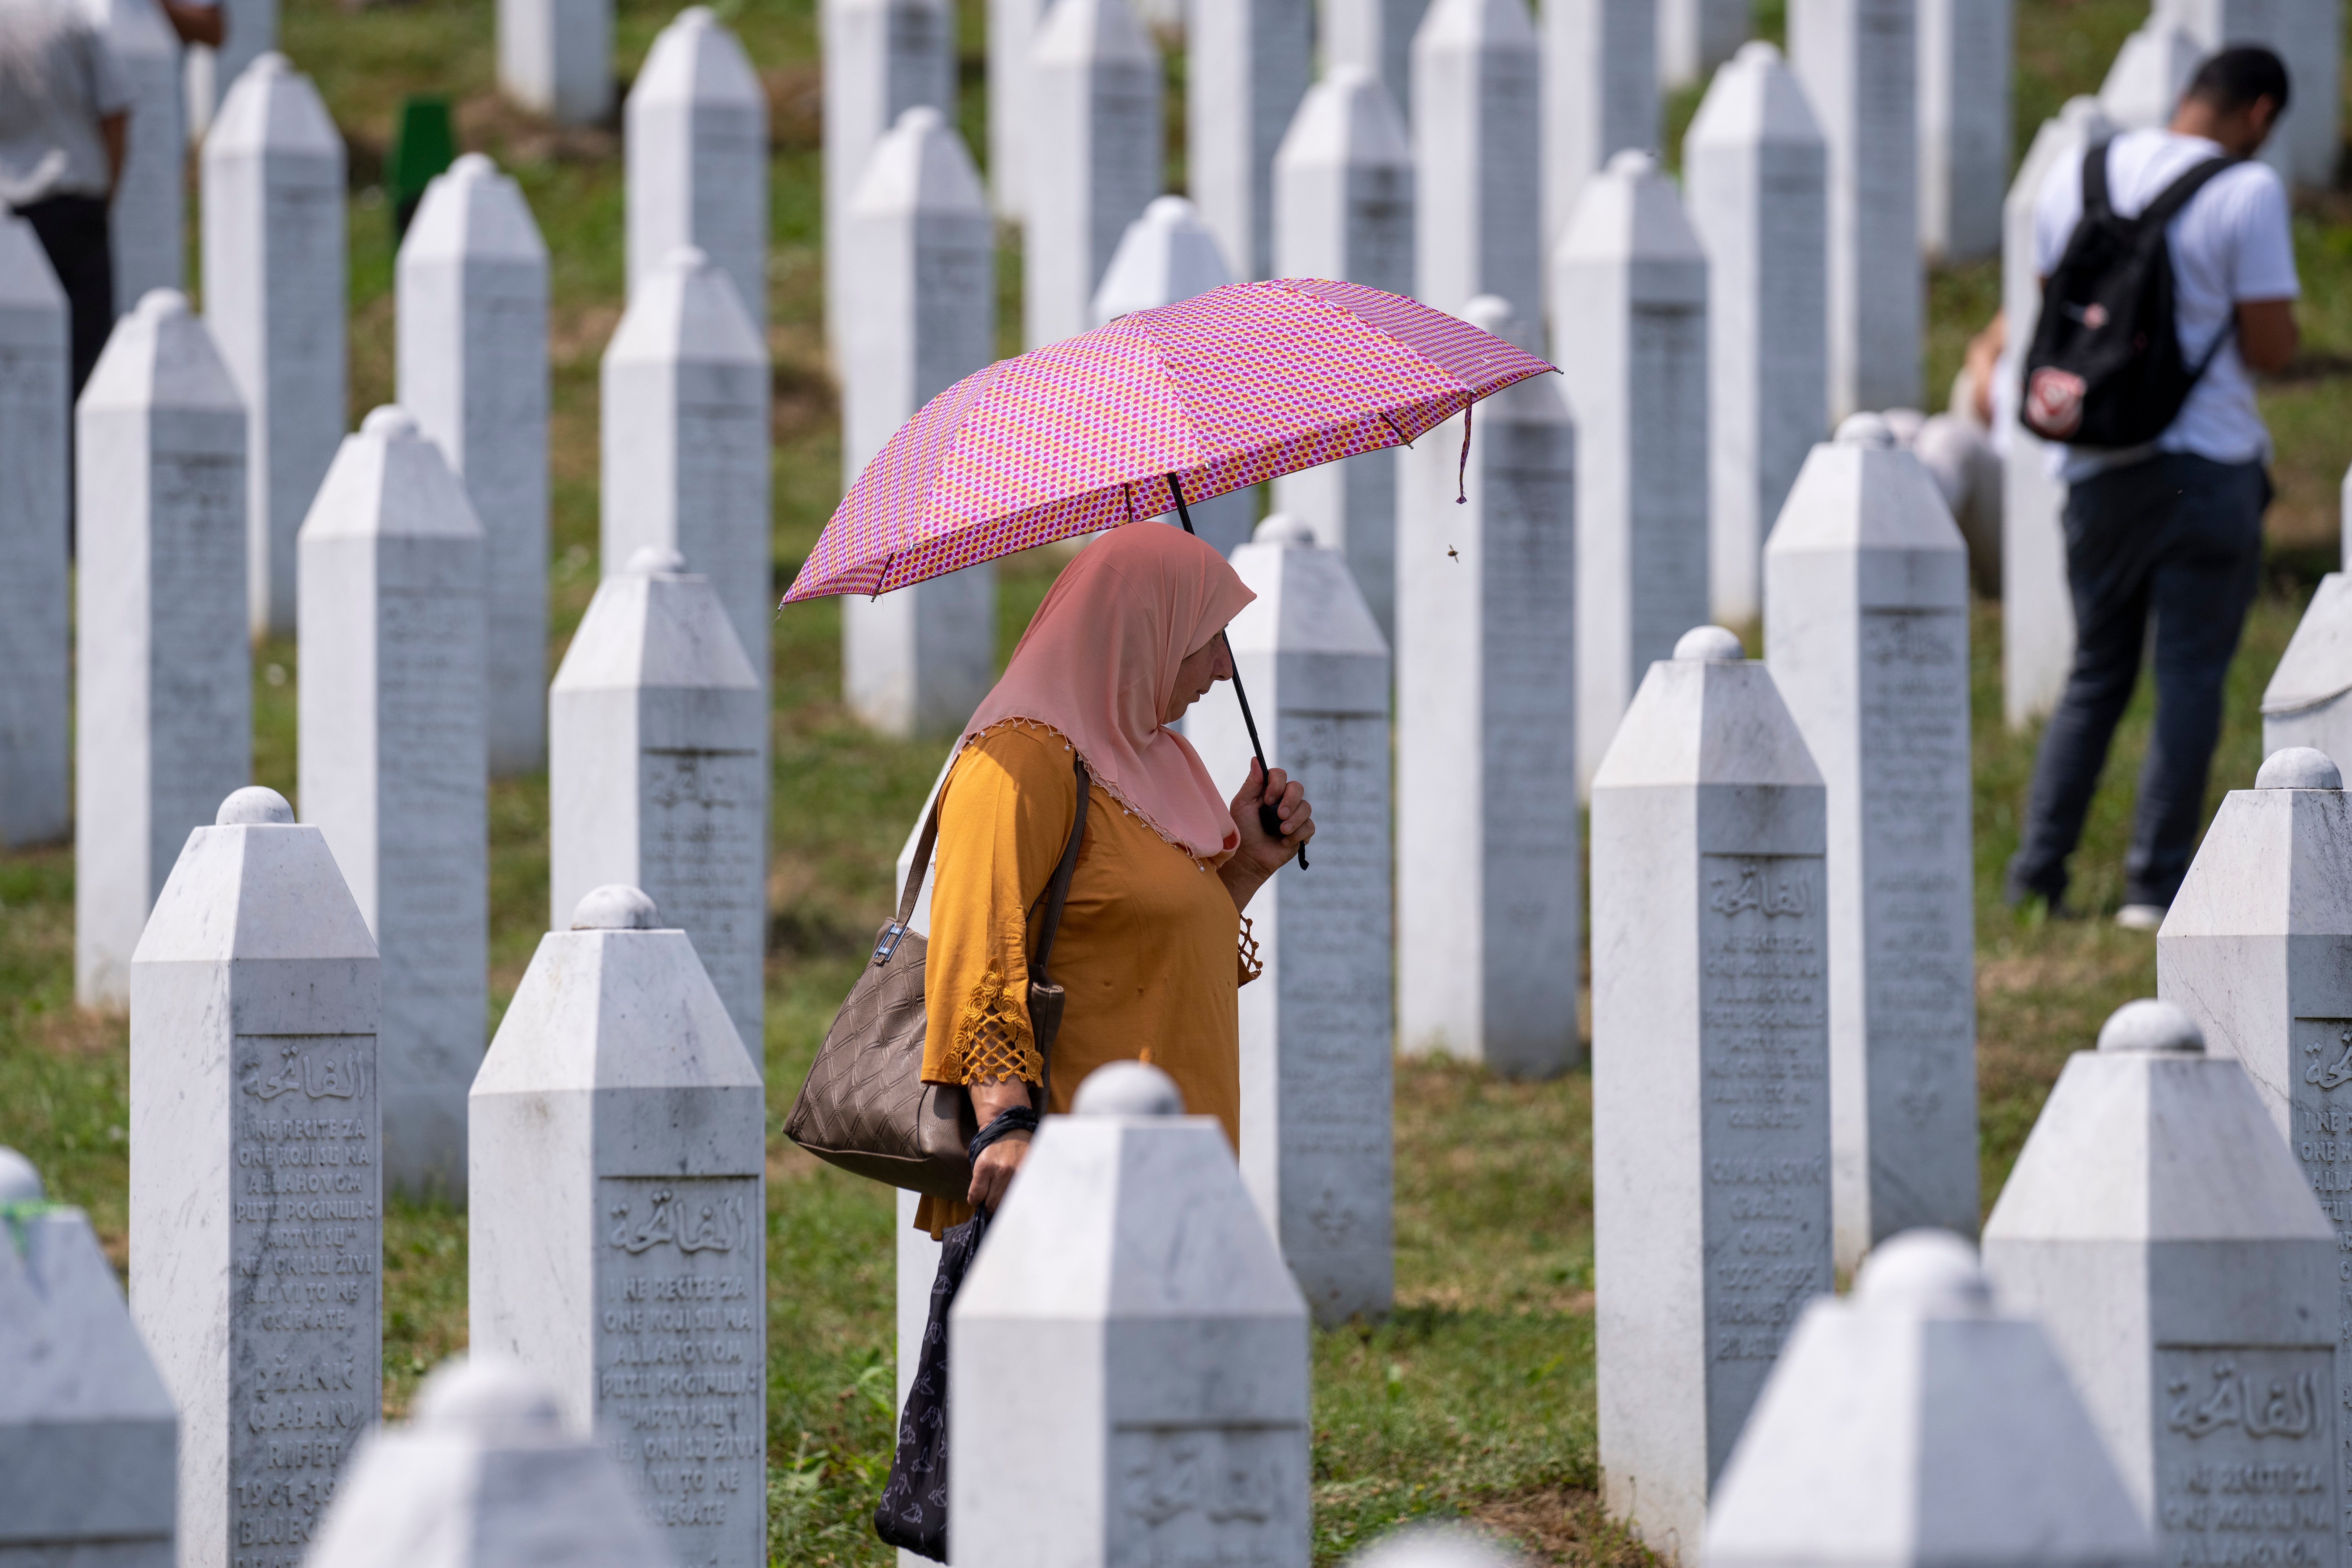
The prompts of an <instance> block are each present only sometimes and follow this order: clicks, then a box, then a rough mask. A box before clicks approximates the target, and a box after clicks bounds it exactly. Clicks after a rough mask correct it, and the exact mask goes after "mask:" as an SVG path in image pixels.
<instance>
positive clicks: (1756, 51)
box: [1731, 38, 1780, 66]
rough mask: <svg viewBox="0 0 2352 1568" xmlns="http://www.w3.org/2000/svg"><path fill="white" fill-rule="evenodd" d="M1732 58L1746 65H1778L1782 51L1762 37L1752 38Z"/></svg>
mask: <svg viewBox="0 0 2352 1568" xmlns="http://www.w3.org/2000/svg"><path fill="white" fill-rule="evenodd" d="M1731 58H1733V59H1735V60H1737V61H1738V62H1739V63H1740V64H1741V65H1744V66H1759V65H1767V64H1769V65H1776V66H1777V65H1779V64H1780V50H1779V49H1777V48H1775V47H1773V46H1772V45H1770V44H1769V43H1767V42H1766V41H1765V40H1764V39H1762V38H1750V39H1748V41H1747V42H1746V43H1744V44H1742V45H1740V46H1739V52H1738V53H1737V54H1735V55H1733V56H1732V57H1731Z"/></svg>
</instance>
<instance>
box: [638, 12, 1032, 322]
mask: <svg viewBox="0 0 2352 1568" xmlns="http://www.w3.org/2000/svg"><path fill="white" fill-rule="evenodd" d="M1017 3H1020V4H1030V3H1033V0H1017ZM817 24H818V27H819V29H820V31H821V35H822V37H821V46H820V48H819V53H820V55H821V56H822V57H823V67H824V153H823V156H824V164H823V168H822V171H821V172H822V175H823V180H824V188H823V195H824V230H825V250H824V276H825V340H826V342H828V343H830V344H831V345H832V346H833V348H834V350H835V353H839V352H840V351H841V348H842V346H843V344H844V342H845V334H846V333H847V332H848V331H850V330H851V327H852V321H851V314H852V303H853V302H852V300H851V290H852V289H854V288H855V287H856V281H857V279H856V273H857V270H858V268H859V267H860V266H861V265H862V260H861V255H860V250H859V248H858V247H857V246H856V244H854V243H853V242H852V240H851V237H850V236H849V233H848V223H847V215H848V212H849V209H850V205H851V204H852V203H853V202H855V201H856V197H857V193H858V187H859V186H860V185H861V184H863V183H864V182H865V178H866V166H867V164H868V163H869V162H870V161H871V160H872V158H873V156H874V151H875V148H876V147H877V145H878V144H879V143H880V142H881V141H882V139H883V138H884V137H885V136H887V134H888V133H889V132H890V129H891V127H893V126H895V125H897V124H898V122H899V121H900V119H901V118H902V117H903V116H904V115H905V114H906V112H907V111H908V110H910V109H919V108H920V109H935V110H939V111H940V117H941V119H942V120H943V121H946V122H948V123H950V124H952V123H953V122H954V121H955V106H956V82H955V72H956V36H955V35H956V24H955V10H954V7H952V6H950V5H946V4H945V3H944V0H819V4H818V9H817ZM991 26H992V37H993V23H992V24H991ZM989 87H990V89H991V90H990V92H989V95H988V96H989V112H990V114H991V115H992V116H993V115H994V114H995V113H996V112H997V95H998V93H999V92H1003V91H1017V90H1018V89H1017V86H1016V85H1015V84H1011V83H1006V82H1004V81H1003V78H1002V76H1001V75H1000V73H999V72H998V70H997V68H996V61H995V58H994V49H993V45H992V47H991V58H990V64H989ZM990 153H991V157H992V166H998V165H993V158H994V155H995V153H996V148H995V144H994V143H993V142H991V144H990ZM761 167H762V168H763V169H764V167H765V165H764V163H763V164H762V165H761ZM673 243H685V242H684V241H674V242H673ZM694 243H696V244H700V243H701V242H700V241H695V242H694ZM706 248H707V247H706ZM660 259H661V258H660V256H659V255H658V254H656V255H651V256H648V257H647V258H646V261H647V263H648V265H650V264H652V263H656V262H658V261H659V260H660ZM634 275H635V274H634V271H633V272H632V276H634ZM752 317H753V319H754V320H755V321H765V320H766V319H767V317H766V311H765V310H764V308H762V309H760V310H754V311H753V312H752Z"/></svg>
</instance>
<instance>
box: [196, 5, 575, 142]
mask: <svg viewBox="0 0 2352 1568" xmlns="http://www.w3.org/2000/svg"><path fill="white" fill-rule="evenodd" d="M498 16H499V88H500V89H502V90H503V91H504V92H505V93H506V94H507V96H508V97H509V98H511V99H513V100H515V101H516V102H517V103H520V104H521V105H522V106H523V107H524V108H525V109H529V110H534V111H536V112H538V113H541V114H544V115H546V116H548V117H549V118H550V119H551V120H553V121H556V123H558V124H560V125H594V124H596V123H598V122H600V121H604V119H606V118H607V117H608V116H610V115H611V113H612V112H613V74H614V73H613V0H499V5H498ZM232 26H234V24H232Z"/></svg>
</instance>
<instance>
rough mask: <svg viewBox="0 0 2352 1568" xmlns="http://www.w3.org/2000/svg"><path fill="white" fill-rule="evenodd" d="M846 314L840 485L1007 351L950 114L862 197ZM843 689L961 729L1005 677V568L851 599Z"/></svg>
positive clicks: (887, 166) (888, 139)
mask: <svg viewBox="0 0 2352 1568" xmlns="http://www.w3.org/2000/svg"><path fill="white" fill-rule="evenodd" d="M845 244H846V245H847V246H848V247H849V254H851V255H853V256H855V257H856V265H855V266H854V267H852V268H849V270H848V274H847V280H846V283H845V289H846V291H847V297H846V299H845V301H844V303H845V306H846V307H847V309H846V311H845V314H844V316H843V318H842V322H841V329H842V337H841V344H842V353H841V357H840V359H839V362H838V363H839V364H840V366H841V384H842V385H841V390H842V442H841V482H842V485H843V487H844V489H846V488H847V487H849V486H851V485H853V484H855V483H856V481H857V476H858V475H859V474H860V473H862V472H863V471H864V470H865V468H866V464H867V463H869V462H870V461H872V460H873V458H874V457H875V455H876V454H877V453H878V452H880V451H881V450H882V448H883V447H884V446H885V445H886V444H887V442H888V441H889V439H890V437H892V436H894V435H896V434H897V433H898V427H899V426H901V425H904V424H905V423H906V422H907V421H908V419H910V418H912V417H913V416H914V415H915V414H916V412H917V411H918V410H919V409H920V408H921V407H922V406H923V405H924V404H926V403H928V402H929V401H930V400H931V399H932V398H933V397H934V396H936V395H939V394H940V393H941V392H944V391H946V390H947V389H948V388H949V387H950V386H952V385H954V384H956V383H957V382H959V381H961V380H962V379H963V378H964V377H965V376H967V375H970V374H972V373H973V372H975V371H978V370H980V369H982V368H983V367H984V366H986V365H987V364H988V363H989V362H990V361H991V360H992V359H994V358H995V355H996V228H995V224H994V222H993V221H992V219H991V218H990V216H989V212H988V203H987V198H986V197H985V196H984V195H982V191H981V188H980V175H979V174H978V172H977V171H975V170H974V169H973V168H972V166H971V155H970V154H969V153H966V152H965V151H964V146H963V139H962V138H961V136H959V135H957V134H956V132H954V130H953V129H951V128H950V126H949V125H948V123H947V121H945V119H944V118H942V116H941V115H940V111H939V110H936V109H932V108H929V107H928V106H919V107H917V108H914V109H909V110H907V111H906V112H905V113H903V114H901V115H900V116H899V117H898V124H897V125H896V126H894V127H892V128H891V131H890V133H889V134H888V135H887V136H885V137H883V138H882V140H881V141H880V142H878V143H877V144H876V146H875V149H874V155H873V157H872V158H871V159H870V160H869V161H868V162H867V163H866V174H865V178H864V180H863V182H862V183H861V184H859V185H858V187H857V195H856V200H854V201H853V202H851V204H850V206H849V214H848V218H847V227H846V235H845ZM840 603H841V656H842V657H841V665H842V687H843V693H844V696H845V699H846V700H847V702H848V705H849V710H850V711H851V712H852V713H854V714H856V716H857V717H858V719H859V720H860V721H863V722H864V723H866V725H868V726H869V727H871V728H873V729H875V730H878V731H882V732H883V733H885V734H891V735H902V736H903V735H912V734H937V733H940V732H941V731H948V730H952V729H953V728H954V727H955V726H956V725H958V724H961V722H962V721H964V719H965V718H966V717H968V716H969V715H970V714H971V710H973V709H974V708H975V707H977V706H979V703H980V700H981V699H982V697H984V696H985V695H987V692H988V689H989V687H990V685H991V684H992V683H993V682H994V680H995V679H996V568H995V567H994V566H992V565H991V564H988V563H984V562H983V563H981V564H979V565H974V566H967V567H965V568H964V569H963V570H961V571H960V572H952V573H950V574H947V575H945V576H943V577H934V578H932V579H930V580H929V581H928V582H923V583H918V584H913V585H912V586H910V587H906V588H900V589H898V590H896V591H894V592H892V593H888V594H885V595H880V596H879V597H868V596H865V595H843V596H842V598H841V601H840Z"/></svg>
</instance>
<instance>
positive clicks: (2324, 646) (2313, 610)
mask: <svg viewBox="0 0 2352 1568" xmlns="http://www.w3.org/2000/svg"><path fill="white" fill-rule="evenodd" d="M2347 693H2352V576H2347V575H2345V574H2343V573H2340V572H2330V573H2329V574H2327V575H2326V576H2325V577H2322V578H2321V579H2320V580H2319V587H2318V589H2317V590H2316V591H2315V593H2313V595H2311V603H2310V605H2308V606H2307V607H2306V608H2305V610H2304V612H2303V619H2302V620H2300V621H2298V622H2296V623H2295V627H2294V637H2291V638H2289V639H2288V641H2287V645H2286V651H2285V652H2284V653H2283V654H2281V655H2280V656H2279V661H2278V668H2276V669H2275V670H2273V671H2272V672H2271V680H2270V684H2269V685H2268V686H2266V687H2264V688H2263V752H2264V753H2265V754H2267V753H2269V752H2276V751H2280V750H2283V749H2284V748H2285V747H2288V746H2312V747H2315V748H2316V749H2318V750H2319V751H2322V752H2326V753H2327V755H2328V756H2330V757H2331V758H2336V759H2338V765H2339V766H2340V765H2342V764H2343V763H2352V699H2347Z"/></svg>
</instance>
